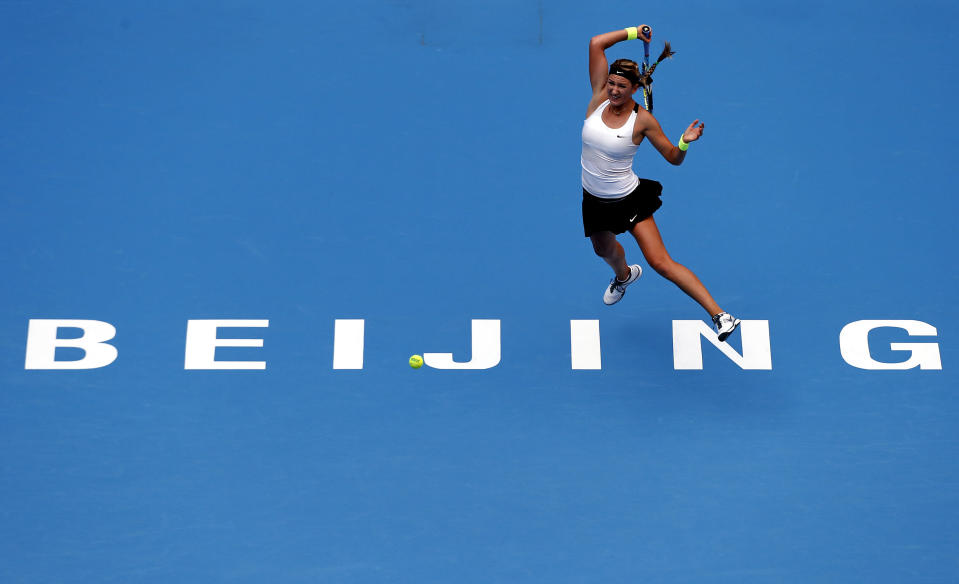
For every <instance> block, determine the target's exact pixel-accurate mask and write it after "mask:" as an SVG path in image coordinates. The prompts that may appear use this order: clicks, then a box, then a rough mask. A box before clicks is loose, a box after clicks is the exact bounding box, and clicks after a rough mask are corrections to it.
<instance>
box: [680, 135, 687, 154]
mask: <svg viewBox="0 0 959 584" xmlns="http://www.w3.org/2000/svg"><path fill="white" fill-rule="evenodd" d="M685 135H686V134H683V136H685ZM683 136H680V137H679V149H680V150H682V151H683V152H686V149H687V148H689V144H688V143H686V142H683Z"/></svg>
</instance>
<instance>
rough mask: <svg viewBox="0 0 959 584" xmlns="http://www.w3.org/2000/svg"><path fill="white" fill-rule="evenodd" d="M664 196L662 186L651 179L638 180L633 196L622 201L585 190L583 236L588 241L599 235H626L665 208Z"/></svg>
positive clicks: (629, 195)
mask: <svg viewBox="0 0 959 584" xmlns="http://www.w3.org/2000/svg"><path fill="white" fill-rule="evenodd" d="M662 194H663V185H662V184H660V183H659V181H655V180H650V179H648V178H641V179H639V184H638V185H636V188H635V189H633V192H631V193H629V194H628V195H626V196H625V197H621V198H619V199H603V198H601V197H595V196H593V195H591V194H589V193H588V192H587V191H586V189H583V232H584V233H585V235H586V237H589V236H590V235H592V234H594V233H599V232H600V231H612V232H613V233H615V234H617V235H619V234H620V233H624V232H626V231H628V230H630V229H632V228H633V225H636V224H637V223H639V222H640V221H642V220H643V219H646V218H648V217H651V216H652V214H653V213H655V212H656V210H657V209H659V208H660V207H662V206H663V201H662V200H661V199H660V197H661V196H662Z"/></svg>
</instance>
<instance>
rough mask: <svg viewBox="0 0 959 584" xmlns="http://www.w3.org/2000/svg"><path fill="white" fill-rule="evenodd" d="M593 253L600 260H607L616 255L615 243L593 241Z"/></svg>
mask: <svg viewBox="0 0 959 584" xmlns="http://www.w3.org/2000/svg"><path fill="white" fill-rule="evenodd" d="M593 251H594V252H596V255H598V256H599V257H601V258H608V257H611V256H613V255H614V254H615V253H616V241H612V242H609V241H593Z"/></svg>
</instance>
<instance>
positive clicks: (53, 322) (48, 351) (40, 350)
mask: <svg viewBox="0 0 959 584" xmlns="http://www.w3.org/2000/svg"><path fill="white" fill-rule="evenodd" d="M61 328H78V329H81V330H82V331H83V336H81V337H80V338H76V339H58V338H57V332H58V331H59V329H61ZM116 334H117V329H116V328H114V327H113V325H112V324H110V323H108V322H103V321H100V320H66V319H63V320H61V319H30V324H29V327H28V328H27V358H26V364H25V366H24V369H98V368H100V367H106V366H107V365H109V364H110V363H113V362H114V361H116V358H117V349H116V347H114V346H113V345H108V344H107V343H106V341H109V340H110V339H112V338H113V337H115V336H116ZM57 347H70V348H76V349H81V350H83V352H84V355H83V358H82V359H77V360H75V361H57V358H56V353H57Z"/></svg>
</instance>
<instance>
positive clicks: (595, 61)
mask: <svg viewBox="0 0 959 584" xmlns="http://www.w3.org/2000/svg"><path fill="white" fill-rule="evenodd" d="M644 30H646V31H649V30H650V28H649V26H647V25H645V24H641V25H640V26H638V27H630V28H627V29H621V30H613V31H610V32H607V33H603V34H600V35H596V36H594V37H593V38H591V39H589V83H590V86H591V87H592V88H593V95H594V96H595V95H597V94H599V93H600V92H602V91H603V89H604V88H605V87H606V78H607V77H608V76H609V62H608V61H607V60H606V49H608V48H609V47H611V46H613V45H615V44H616V43H618V42H622V41H625V40H630V39H637V38H638V39H642V40H645V41H647V42H648V41H649V39H650V36H649V35H650V34H651V32H650V33H647V34H646V35H644V34H643V31H644ZM633 35H635V36H633Z"/></svg>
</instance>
